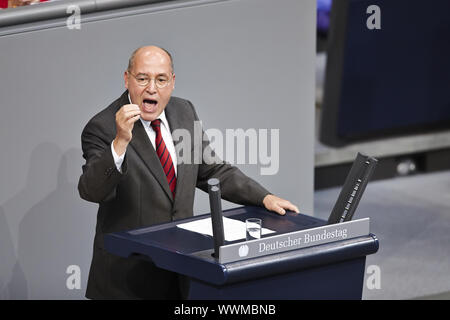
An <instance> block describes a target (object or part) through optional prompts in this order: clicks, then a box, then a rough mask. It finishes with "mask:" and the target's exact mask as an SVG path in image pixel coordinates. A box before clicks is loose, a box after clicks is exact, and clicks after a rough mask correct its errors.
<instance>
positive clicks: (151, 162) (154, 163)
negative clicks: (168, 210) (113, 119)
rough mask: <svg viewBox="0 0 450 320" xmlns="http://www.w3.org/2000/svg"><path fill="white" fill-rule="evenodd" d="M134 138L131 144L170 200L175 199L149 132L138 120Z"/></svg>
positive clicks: (134, 129) (135, 125)
mask: <svg viewBox="0 0 450 320" xmlns="http://www.w3.org/2000/svg"><path fill="white" fill-rule="evenodd" d="M132 133H133V138H132V139H131V142H130V144H131V145H132V146H133V148H134V150H135V151H136V153H137V154H138V155H139V156H140V157H141V159H142V161H143V162H144V163H145V165H146V166H147V168H148V169H149V170H150V172H151V173H152V174H153V176H154V177H155V178H156V180H158V183H159V184H160V186H161V188H162V189H163V190H164V192H165V193H166V194H167V196H168V197H169V199H170V200H172V201H173V197H172V192H171V191H170V188H169V184H168V183H167V178H166V175H165V173H164V171H163V168H162V166H161V162H160V161H159V158H158V155H157V154H156V151H155V148H154V147H153V145H152V143H151V142H150V140H149V138H148V135H147V132H145V128H144V126H143V125H142V122H141V121H136V122H135V124H134V127H133V132H132Z"/></svg>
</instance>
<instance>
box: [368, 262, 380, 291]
mask: <svg viewBox="0 0 450 320" xmlns="http://www.w3.org/2000/svg"><path fill="white" fill-rule="evenodd" d="M366 273H367V274H368V276H367V280H366V286H367V289H369V290H374V289H377V290H379V289H381V269H380V267H379V266H377V265H375V264H373V265H370V266H368V267H367V271H366Z"/></svg>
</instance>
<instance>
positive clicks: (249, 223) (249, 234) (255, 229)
mask: <svg viewBox="0 0 450 320" xmlns="http://www.w3.org/2000/svg"><path fill="white" fill-rule="evenodd" d="M261 225H262V221H261V219H258V218H249V219H247V220H245V227H246V229H245V230H246V232H245V238H246V240H247V241H249V240H255V239H260V238H261Z"/></svg>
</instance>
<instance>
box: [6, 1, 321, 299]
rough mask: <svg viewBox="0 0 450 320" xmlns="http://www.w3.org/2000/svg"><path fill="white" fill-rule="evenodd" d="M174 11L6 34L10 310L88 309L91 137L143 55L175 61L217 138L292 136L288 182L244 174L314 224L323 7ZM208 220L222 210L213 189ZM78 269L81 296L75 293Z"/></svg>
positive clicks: (104, 16) (199, 206)
mask: <svg viewBox="0 0 450 320" xmlns="http://www.w3.org/2000/svg"><path fill="white" fill-rule="evenodd" d="M175 4H176V5H175V6H174V3H167V4H164V3H163V4H155V5H147V6H142V7H139V8H131V9H124V10H120V11H109V12H100V13H95V14H90V15H82V17H81V19H82V21H81V22H82V24H81V30H68V29H67V28H66V26H65V19H59V20H52V21H47V22H40V23H35V24H30V25H26V26H24V25H22V26H15V27H9V28H3V29H0V61H1V67H0V69H1V75H2V77H1V83H0V99H1V116H0V146H1V149H2V156H1V158H0V159H1V160H0V181H1V182H0V299H80V298H83V297H84V292H85V289H86V281H87V276H88V272H89V266H90V260H91V254H92V243H93V236H94V229H95V223H96V210H97V205H96V204H92V203H88V202H85V201H83V200H81V199H80V198H79V196H78V191H77V183H78V178H79V176H80V174H81V166H82V164H83V163H84V161H83V159H82V157H81V155H82V152H81V144H80V135H81V131H82V129H83V127H84V125H85V124H86V123H87V121H88V120H89V119H90V118H91V117H92V116H93V115H94V114H95V113H97V112H98V111H100V110H101V109H103V108H104V107H106V106H107V105H108V104H109V103H110V102H112V101H113V100H114V99H116V98H117V97H118V96H119V95H120V94H121V93H122V91H123V90H124V87H123V71H124V70H125V68H126V64H127V60H128V57H129V55H130V53H131V52H132V51H133V50H134V49H135V48H136V47H138V46H141V45H145V44H157V45H160V46H162V47H165V48H167V49H168V50H169V51H171V52H172V54H173V56H174V61H175V73H176V88H175V91H174V93H173V94H174V95H175V96H180V97H183V98H186V99H189V100H190V101H192V102H193V104H194V105H195V106H196V109H197V112H198V114H199V116H200V118H201V119H202V120H203V125H204V127H205V128H218V129H220V130H223V132H225V129H226V128H231V129H237V128H243V129H245V130H246V129H249V128H255V129H270V128H278V129H280V146H279V148H280V170H279V172H278V174H277V175H273V176H261V175H260V170H259V169H260V165H239V167H240V168H241V169H242V170H243V171H244V172H245V173H247V174H248V175H249V176H251V177H253V178H255V179H256V180H257V181H259V182H260V183H261V184H263V185H264V186H266V187H267V188H268V189H269V190H271V191H272V192H273V193H275V194H277V195H280V196H281V197H284V198H287V199H289V200H291V201H292V202H294V203H295V204H297V205H298V206H299V208H300V210H301V211H302V212H304V213H307V214H312V213H313V158H314V153H313V143H314V65H315V64H314V61H315V60H314V59H315V19H316V18H315V0H302V1H298V0H282V1H280V0H277V1H270V0H231V1H182V2H175ZM2 32H3V33H2ZM280 79H282V81H280ZM235 206H236V205H235V204H231V203H224V204H223V207H224V209H227V208H231V207H235ZM195 211H196V212H197V213H198V214H201V213H206V212H208V211H209V205H208V200H207V195H206V194H205V193H203V192H201V191H199V192H197V198H196V204H195ZM69 265H78V266H80V268H81V283H82V285H81V289H80V290H76V289H75V290H68V289H67V287H66V279H67V277H68V276H69V275H68V274H66V268H67V267H68V266H69Z"/></svg>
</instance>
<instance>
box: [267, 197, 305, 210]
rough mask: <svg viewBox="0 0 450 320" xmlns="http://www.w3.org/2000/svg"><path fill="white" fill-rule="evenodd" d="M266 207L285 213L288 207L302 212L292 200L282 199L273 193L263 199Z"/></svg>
mask: <svg viewBox="0 0 450 320" xmlns="http://www.w3.org/2000/svg"><path fill="white" fill-rule="evenodd" d="M263 204H264V207H266V209H267V210H269V211H275V212H276V213H278V214H281V215H285V214H286V209H287V210H291V211H294V212H296V213H300V212H299V211H298V208H297V207H296V206H295V205H293V204H292V203H291V202H290V201H288V200H284V199H281V198H279V197H277V196H274V195H273V194H268V195H267V196H265V197H264V199H263Z"/></svg>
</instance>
